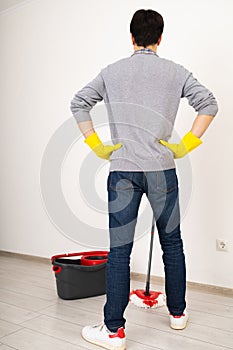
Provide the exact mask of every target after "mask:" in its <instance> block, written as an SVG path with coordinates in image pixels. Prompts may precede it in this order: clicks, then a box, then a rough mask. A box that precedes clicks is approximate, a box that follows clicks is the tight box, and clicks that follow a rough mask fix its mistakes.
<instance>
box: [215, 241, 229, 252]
mask: <svg viewBox="0 0 233 350" xmlns="http://www.w3.org/2000/svg"><path fill="white" fill-rule="evenodd" d="M216 250H218V251H220V252H228V241H227V240H225V239H216Z"/></svg>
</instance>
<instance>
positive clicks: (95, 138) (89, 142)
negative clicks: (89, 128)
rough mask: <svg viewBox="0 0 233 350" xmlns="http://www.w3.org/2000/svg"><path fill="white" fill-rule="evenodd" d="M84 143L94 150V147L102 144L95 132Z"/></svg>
mask: <svg viewBox="0 0 233 350" xmlns="http://www.w3.org/2000/svg"><path fill="white" fill-rule="evenodd" d="M84 142H85V143H86V144H87V145H88V146H89V147H90V148H91V149H94V148H95V147H96V146H98V145H100V144H102V141H101V140H100V138H99V136H98V135H97V133H96V132H94V133H93V134H91V135H90V136H88V137H87V138H86V139H85V140H84Z"/></svg>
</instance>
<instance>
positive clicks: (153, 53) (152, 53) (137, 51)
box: [131, 48, 158, 57]
mask: <svg viewBox="0 0 233 350" xmlns="http://www.w3.org/2000/svg"><path fill="white" fill-rule="evenodd" d="M142 53H144V54H149V55H155V56H157V57H158V55H157V53H156V52H154V51H153V50H151V49H147V48H144V49H140V50H135V51H134V53H133V54H132V55H131V56H134V55H138V54H142Z"/></svg>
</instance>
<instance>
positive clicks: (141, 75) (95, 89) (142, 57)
mask: <svg viewBox="0 0 233 350" xmlns="http://www.w3.org/2000/svg"><path fill="white" fill-rule="evenodd" d="M182 97H187V98H188V101H189V104H190V105H191V106H193V108H194V109H195V110H196V111H197V112H198V113H199V114H213V115H214V114H215V113H216V110H217V103H216V100H215V98H214V97H213V95H212V93H211V92H210V91H209V90H207V89H206V88H205V87H204V86H203V85H201V84H200V83H199V82H198V81H197V80H196V79H194V78H193V76H192V74H191V73H190V72H189V71H188V70H187V69H185V68H184V67H183V66H181V65H179V64H176V63H174V62H172V61H170V60H167V59H164V58H160V57H159V56H158V55H157V54H156V53H155V52H154V51H152V50H149V49H145V48H144V49H141V50H137V51H135V52H134V53H133V54H132V55H131V56H130V57H127V58H124V59H121V60H119V61H117V62H115V63H112V64H110V65H108V66H107V67H106V68H104V69H102V70H101V72H100V74H99V75H98V76H97V77H96V78H95V79H94V80H92V81H91V82H90V83H89V84H87V85H86V86H85V87H84V88H83V89H82V90H80V91H79V92H78V93H77V94H76V95H75V97H74V99H73V100H72V107H71V109H72V112H73V114H74V116H77V121H78V122H80V121H84V120H91V117H90V115H89V111H90V109H91V108H92V107H93V106H94V104H95V103H96V102H98V101H101V100H102V99H103V100H104V102H105V103H106V107H107V111H108V117H109V125H110V130H111V136H112V141H113V143H114V144H116V143H119V142H121V143H122V144H123V146H122V147H121V148H119V149H118V150H117V151H115V152H113V153H112V155H111V158H110V159H111V165H110V171H113V170H122V171H155V170H165V169H170V168H174V167H175V164H174V159H173V153H172V152H171V151H170V150H169V149H168V148H166V147H164V146H163V145H161V144H160V143H159V142H158V141H159V140H160V139H163V140H168V139H169V138H170V136H171V134H172V130H173V126H174V122H175V118H176V114H177V110H178V107H179V103H180V99H181V98H182Z"/></svg>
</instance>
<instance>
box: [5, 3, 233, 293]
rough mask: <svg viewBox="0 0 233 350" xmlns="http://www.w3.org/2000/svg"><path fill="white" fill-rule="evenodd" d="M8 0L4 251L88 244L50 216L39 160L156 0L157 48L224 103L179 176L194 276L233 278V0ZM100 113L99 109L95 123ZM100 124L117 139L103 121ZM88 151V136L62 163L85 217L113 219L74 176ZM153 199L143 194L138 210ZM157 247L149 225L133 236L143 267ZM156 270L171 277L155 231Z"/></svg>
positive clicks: (220, 281)
mask: <svg viewBox="0 0 233 350" xmlns="http://www.w3.org/2000/svg"><path fill="white" fill-rule="evenodd" d="M4 3H5V4H4ZM1 4H2V5H1V6H2V8H1V12H0V41H1V49H0V50H1V55H0V60H1V65H0V75H1V107H0V108H1V130H0V144H1V148H0V155H1V173H0V186H1V200H0V203H1V211H0V215H1V220H0V225H1V226H0V231H1V233H0V234H1V235H0V249H1V250H3V251H8V252H14V253H20V254H27V255H32V256H39V257H45V258H50V257H51V256H52V255H54V254H58V253H63V252H76V251H77V252H78V251H83V250H90V249H91V247H88V246H85V245H84V244H82V243H83V242H75V241H74V240H72V239H70V238H69V235H68V236H67V235H66V233H65V232H64V234H62V233H61V231H60V230H59V227H57V226H56V223H54V222H52V221H51V220H50V218H49V215H48V213H47V212H46V210H45V207H44V204H43V200H42V197H41V188H40V171H41V161H42V158H43V155H44V152H45V149H46V146H47V145H48V143H49V141H50V139H51V138H52V136H53V135H54V134H55V132H56V130H57V129H58V128H59V127H61V125H62V124H63V123H65V122H66V121H67V120H68V119H69V118H71V112H70V101H71V99H72V98H73V95H74V93H75V92H76V91H77V90H79V89H80V88H81V87H83V86H84V85H85V84H86V83H87V82H89V81H90V80H91V79H92V78H94V77H95V76H96V75H97V74H98V73H99V71H100V70H101V69H102V68H104V67H105V66H106V65H108V64H109V63H112V62H114V61H116V60H118V59H120V58H122V57H125V56H129V55H130V54H132V50H133V47H132V45H131V41H130V34H129V22H130V19H131V17H132V15H133V13H134V12H135V11H136V10H137V9H138V8H156V10H157V11H158V12H160V13H162V14H163V16H164V18H165V30H164V35H163V41H162V43H161V46H160V47H159V49H158V54H159V55H160V56H161V57H165V58H169V59H171V60H174V61H176V62H179V63H180V64H182V65H184V66H185V67H186V68H188V69H189V70H190V71H192V72H193V74H194V75H195V76H196V77H197V78H198V79H199V80H200V81H201V82H202V83H203V84H204V85H206V86H208V87H209V89H210V90H211V91H213V93H214V95H215V96H216V98H217V100H218V103H219V112H218V115H217V116H216V120H214V121H213V124H212V125H211V126H210V128H209V130H208V131H207V132H206V134H205V136H204V137H203V145H202V146H201V147H200V148H199V149H198V150H195V151H194V152H193V153H192V154H191V155H190V157H189V159H190V164H191V169H192V178H191V180H190V179H187V178H184V177H182V171H181V173H180V177H181V178H182V179H181V181H183V182H187V183H189V181H190V186H191V195H190V199H189V201H188V203H186V204H185V205H186V206H187V208H184V211H185V212H184V215H183V219H182V234H183V239H184V245H185V252H186V260H187V280H188V281H190V282H197V283H202V284H208V285H215V286H219V287H226V288H233V274H232V262H233V239H232V226H231V215H232V213H231V212H232V194H233V191H232V186H231V176H232V171H233V167H232V159H233V144H232V129H233V118H232V117H231V114H232V111H231V95H232V90H231V83H232V77H233V68H232V57H233V52H232V45H231V42H232V32H233V23H232V10H233V5H232V2H231V1H230V0H221V1H220V0H206V1H201V0H197V1H184V0H178V1H172V0H163V1H156V2H155V1H152V0H141V1H139V0H127V1H116V0H108V1H106V0H101V1H94V0H87V1H77V0H69V1H66V0H50V1H48V0H35V1H34V0H31V1H18V2H16V1H9V2H8V4H9V6H10V8H9V7H8V6H7V1H2V2H1ZM97 108H98V107H97ZM102 110H104V109H103V107H102ZM96 114H98V113H96ZM94 116H95V112H94V111H93V121H94V123H95V118H94ZM194 118H195V112H194V111H193V110H192V109H191V108H190V107H189V106H188V104H187V101H182V103H181V105H180V109H179V112H178V116H177V121H176V124H175V128H176V131H177V132H178V134H179V135H183V134H184V133H186V132H187V131H188V130H189V128H190V127H191V125H192V122H193V120H194ZM73 123H74V126H73V127H74V128H75V127H76V125H75V122H73ZM96 123H98V121H97V120H96ZM99 133H100V135H101V137H102V139H103V140H109V138H110V134H109V130H108V128H107V127H106V126H105V127H104V128H103V127H102V128H101V127H100V128H99ZM88 153H89V149H88V148H87V146H86V145H84V143H83V139H79V140H78V142H76V143H74V144H73V145H72V147H71V149H70V153H69V152H68V154H67V158H66V159H65V160H64V163H63V169H62V171H63V177H62V188H63V191H64V196H65V198H66V200H67V202H68V203H69V205H70V207H71V208H72V210H73V211H74V212H75V213H76V214H77V215H79V216H80V217H81V218H82V220H83V221H85V222H86V223H87V224H89V225H90V226H93V227H95V225H96V226H98V227H103V228H107V212H106V211H104V212H98V211H96V210H95V209H93V208H91V207H88V203H86V202H85V201H84V200H83V197H82V196H81V195H80V194H79V191H78V183H77V174H78V172H79V168H80V166H81V164H82V161H83V157H85V156H86V155H87V154H88ZM54 157H56V153H55V154H54ZM178 162H179V161H177V164H178ZM108 166H109V165H108V164H107V163H106V164H104V165H103V167H102V168H101V171H99V173H97V175H96V174H94V175H95V176H96V180H95V185H96V193H97V194H98V195H99V196H100V198H102V199H103V200H104V199H106V186H105V182H106V179H107V173H108ZM179 166H180V165H178V167H179ZM181 169H182V167H181ZM184 195H185V194H184ZM145 205H146V199H145V198H144V200H143V203H142V207H141V211H143V208H144V207H145ZM61 215H62V213H61ZM77 230H79V227H77ZM216 239H222V240H226V241H227V244H228V251H227V252H221V251H217V250H216ZM148 246H149V234H148V235H144V236H143V238H141V239H140V240H137V241H136V242H135V247H134V251H133V256H132V271H133V272H138V273H145V272H146V266H147V250H148ZM145 252H146V253H145ZM152 275H154V276H163V275H164V272H163V265H162V259H161V250H160V247H159V242H158V239H157V238H156V242H155V256H154V259H153V267H152Z"/></svg>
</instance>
